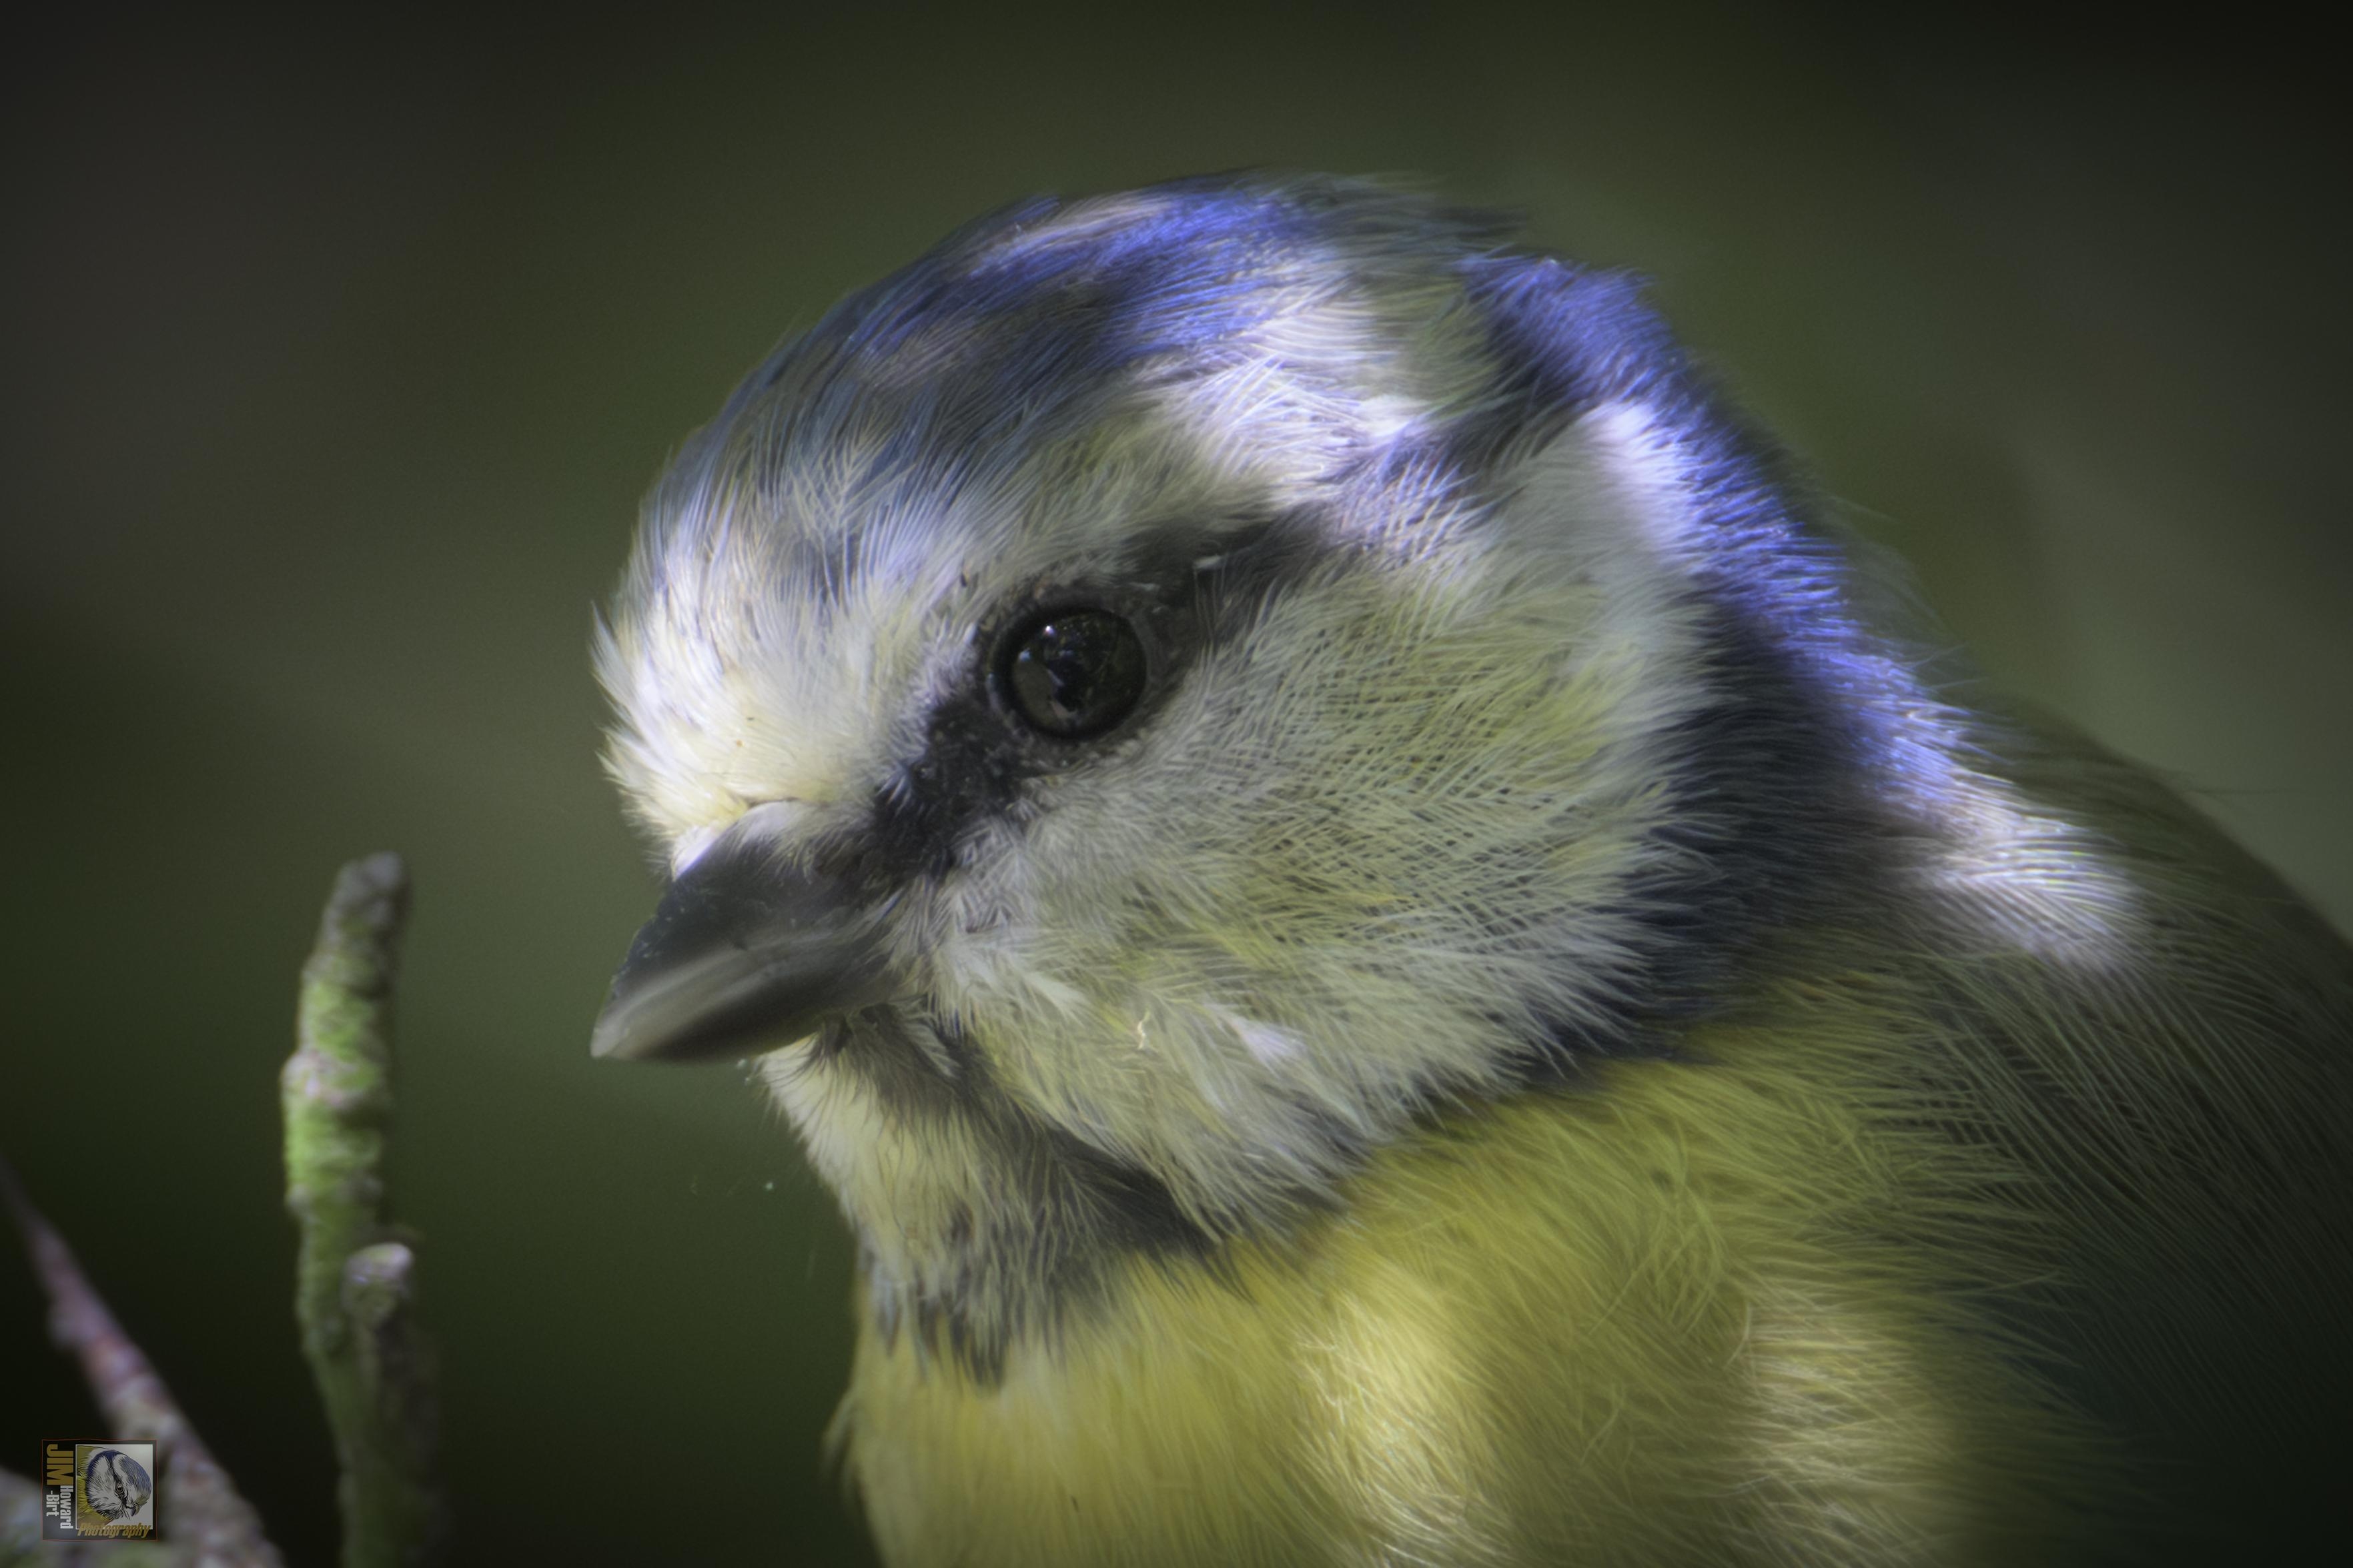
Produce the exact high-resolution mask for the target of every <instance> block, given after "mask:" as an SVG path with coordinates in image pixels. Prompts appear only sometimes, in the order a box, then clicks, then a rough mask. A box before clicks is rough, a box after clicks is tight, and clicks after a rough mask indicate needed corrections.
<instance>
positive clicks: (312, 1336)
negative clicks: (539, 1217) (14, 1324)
mask: <svg viewBox="0 0 2353 1568" xmlns="http://www.w3.org/2000/svg"><path fill="white" fill-rule="evenodd" d="M407 914H408V872H407V870H406V868H404V867H403V866H402V865H401V863H400V857H398V856H397V855H372V856H370V857H368V858H366V859H364V860H354V861H353V862H352V863H351V864H350V865H348V866H345V867H344V868H343V870H342V871H341V872H340V873H339V874H338V875H337V876H336V878H335V886H334V890H333V891H332V892H331V893H330V894H329V895H328V897H327V908H326V912H325V914H324V915H323V916H322V918H321V920H320V921H319V940H318V942H317V943H316V944H315V945H314V946H313V947H312V948H311V960H310V962H309V963H306V964H305V965H304V966H303V969H302V992H301V1003H300V1005H299V1006H298V1009H297V1013H296V1017H295V1028H294V1033H295V1044H294V1054H293V1056H292V1057H291V1058H288V1060H287V1063H286V1068H285V1070H284V1072H283V1073H281V1074H280V1078H279V1088H280V1102H281V1104H282V1106H283V1109H284V1112H285V1119H286V1206H287V1207H288V1208H289V1209H290V1210H291V1211H292V1212H293V1215H294V1219H295V1223H296V1224H297V1225H298V1226H300V1227H301V1243H300V1249H299V1254H298V1257H297V1259H296V1263H295V1286H294V1315H295V1321H296V1322H297V1323H298V1324H299V1325H300V1326H301V1331H302V1353H303V1355H304V1356H305V1357H306V1358H307V1359H308V1360H309V1362H310V1363H311V1377H312V1379H313V1380H314V1381H316V1382H317V1384H318V1385H319V1395H320V1398H321V1399H322V1401H323V1402H324V1404H325V1405H326V1407H327V1425H328V1426H329V1428H330V1429H331V1430H332V1432H333V1434H334V1439H335V1458H336V1460H337V1462H338V1464H339V1466H340V1468H341V1471H342V1479H341V1481H340V1483H339V1485H338V1489H337V1497H338V1500H339V1501H340V1502H341V1504H342V1507H343V1563H344V1568H424V1565H425V1564H427V1563H430V1562H432V1561H433V1559H434V1557H435V1556H436V1555H437V1553H438V1548H439V1545H440V1542H441V1541H442V1538H443V1535H444V1533H445V1523H444V1521H445V1518H446V1515H445V1513H444V1510H443V1507H442V1502H441V1497H440V1493H439V1490H438V1487H437V1486H436V1484H435V1481H434V1472H433V1460H434V1445H435V1425H436V1409H435V1407H436V1403H437V1402H436V1399H435V1396H434V1386H435V1383H434V1369H433V1362H432V1356H431V1351H430V1347H429V1346H428V1345H427V1343H426V1341H425V1337H424V1333H423V1331H422V1330H421V1329H420V1328H419V1327H418V1324H417V1254H416V1252H415V1250H414V1247H413V1246H412V1240H413V1238H411V1237H406V1236H404V1235H402V1234H400V1232H399V1230H398V1228H397V1227H396V1226H394V1225H392V1224H391V1223H390V1222H389V1221H387V1220H386V1219H385V1214H384V1194H385V1178H384V1156H385V1142H386V1139H387V1137H388V1135H389V1132H390V1130H391V1124H392V986H393V978H394V975H395V973H396V970H397V969H398V967H399V963H398V961H399V956H400V936H401V928H402V926H403V924H404V923H405V921H406V919H407ZM0 1199H5V1203H6V1206H7V1207H8V1208H10V1209H11V1210H13V1211H14V1213H15V1215H16V1224H17V1226H18V1228H19V1229H21V1230H22V1231H23V1232H24V1235H25V1245H26V1250H27V1251H28V1252H29V1253H30V1254H31V1256H32V1261H33V1268H34V1272H35V1273H36V1274H37V1276H38V1277H39V1279H40V1282H41V1287H42V1289H44V1290H45V1291H46V1292H47V1296H48V1299H49V1330H50V1333H51V1335H52V1337H54V1338H55V1339H56V1341H57V1342H58V1347H59V1348H60V1349H62V1350H65V1351H68V1352H72V1353H73V1354H74V1355H76V1356H77V1357H79V1360H80V1362H81V1364H82V1373H83V1375H84V1377H85V1378H86V1379H87V1380H88V1381H89V1383H90V1391H91V1393H92V1394H95V1395H96V1396H97V1399H98V1404H99V1408H100V1409H101V1410H102V1411H104V1412H105V1414H106V1419H107V1424H108V1426H109V1427H110V1428H111V1432H112V1435H113V1436H115V1437H117V1438H129V1439H132V1440H139V1439H152V1440H153V1442H154V1444H155V1446H156V1458H157V1461H158V1465H157V1468H158V1475H157V1478H156V1489H157V1509H156V1515H157V1519H156V1522H157V1525H158V1527H159V1534H160V1540H158V1541H157V1542H155V1544H154V1545H153V1546H150V1547H131V1548H124V1547H122V1546H121V1545H119V1544H118V1543H114V1542H54V1543H52V1542H40V1541H39V1540H38V1536H39V1533H40V1500H39V1489H38V1487H37V1486H36V1485H35V1483H34V1482H33V1481H32V1480H31V1479H28V1478H26V1477H21V1476H15V1475H11V1474H9V1473H7V1472H6V1471H5V1470H0V1563H17V1562H40V1563H52V1564H54V1565H55V1568H70V1565H71V1564H75V1563H87V1562H95V1561H96V1554H97V1553H98V1552H111V1551H122V1550H130V1551H134V1552H143V1553H145V1554H146V1555H147V1557H148V1558H149V1559H150V1560H151V1561H152V1562H153V1563H154V1564H155V1568H197V1565H201V1568H280V1563H281V1560H280V1557H279V1554H278V1551H277V1549H276V1548H275V1547H273V1546H272V1545H271V1544H270V1543H269V1540H268V1539H267V1538H266V1537H264V1535H263V1534H262V1531H261V1521H259V1518H257V1517H256V1516H255V1514H254V1511H253V1509H252V1507H251V1506H250V1505H249V1504H248V1503H247V1502H246V1500H244V1499H243V1498H242V1497H240V1496H238V1495H237V1489H236V1487H235V1486H233V1485H232V1484H231V1483H230V1481H229V1478H228V1473H227V1471H226V1470H224V1469H222V1468H221V1467H220V1466H219V1464H218V1463H216V1461H215V1460H214V1458H213V1457H212V1455H211V1454H210V1453H209V1452H208V1451H207V1450H206V1447H205V1446H204V1444H203V1443H202V1442H201V1441H200V1440H199V1439H198V1438H197V1436H196V1434H195V1427H194V1426H192V1425H190V1423H189V1421H188V1418H187V1417H186V1416H185V1415H183V1414H182V1413H181V1411H180V1408H179V1406H178V1405H175V1404H174V1403H173V1400H172V1396H171V1394H170V1392H169V1391H168V1390H166V1389H165V1388H164V1382H163V1379H162V1378H161V1377H159V1376H157V1375H156V1373H155V1369H154V1368H153V1365H151V1364H150V1363H148V1360H147V1358H146V1356H145V1355H144V1354H143V1353H142V1352H141V1351H140V1349H139V1346H138V1344H137V1343H136V1342H133V1341H132V1338H131V1336H130V1335H128V1334H126V1333H125V1332H123V1331H122V1328H121V1325H120V1324H119V1323H117V1322H116V1321H115V1320H114V1315H113V1313H112V1312H111V1311H110V1310H108V1309H107V1306H106V1303H105V1301H104V1300H101V1299H100V1296H99V1294H98V1291H97V1289H95V1288H94V1287H93V1286H92V1285H91V1284H90V1279H89V1278H88V1277H87V1276H85V1275H84V1274H83V1273H82V1271H81V1267H80V1265H79V1263H77V1262H76V1261H75V1259H74V1256H73V1253H72V1251H71V1250H70V1249H69V1248H68V1247H67V1246H66V1244H65V1240H64V1238H63V1237H59V1236H58V1233H57V1232H56V1231H55V1230H54V1229H52V1228H51V1227H50V1226H49V1224H48V1222H47V1220H45V1219H43V1218H42V1217H41V1215H40V1214H39V1213H38V1211H37V1210H36V1209H35V1208H34V1207H33V1205H32V1202H31V1200H30V1199H29V1198H28V1197H26V1194H25V1193H24V1192H23V1190H22V1188H21V1187H20V1186H19V1185H18V1184H17V1182H16V1178H15V1176H14V1174H13V1173H11V1172H10V1171H9V1170H8V1168H7V1165H6V1164H5V1162H0ZM107 1561H109V1562H112V1561H114V1559H113V1558H112V1557H111V1556H110V1557H109V1558H108V1559H107Z"/></svg>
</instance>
